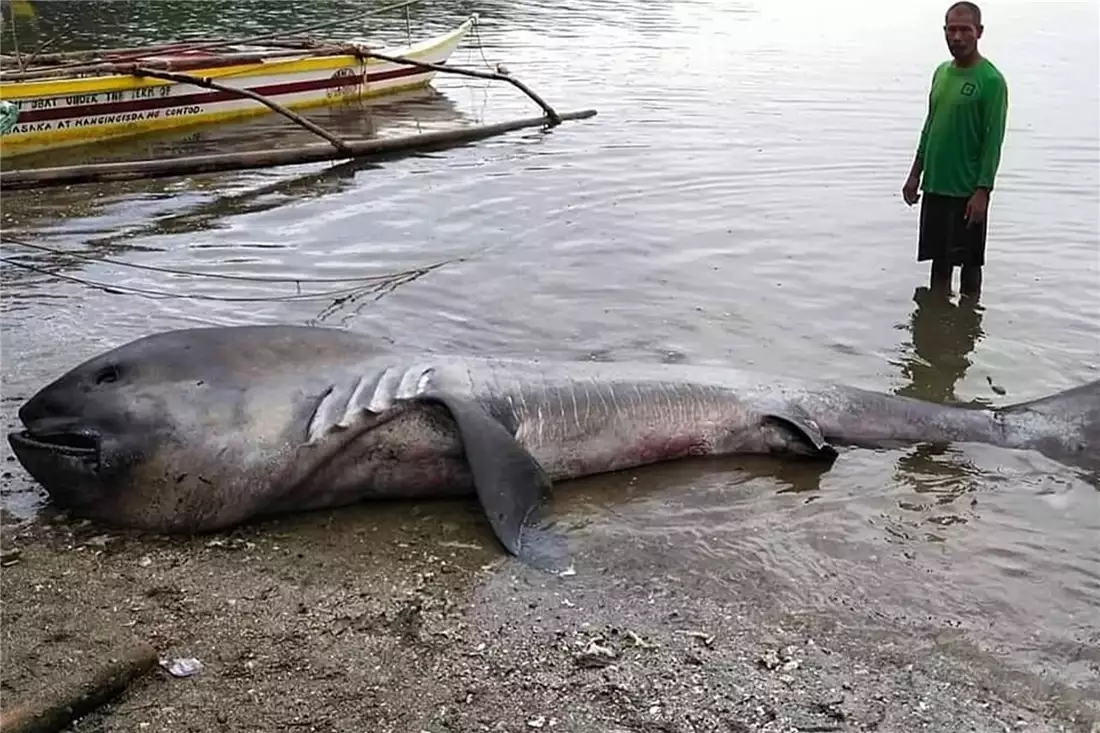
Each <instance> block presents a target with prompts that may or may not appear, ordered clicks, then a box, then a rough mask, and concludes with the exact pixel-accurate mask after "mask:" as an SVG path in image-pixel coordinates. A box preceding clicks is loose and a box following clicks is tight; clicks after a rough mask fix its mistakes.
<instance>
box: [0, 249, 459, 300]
mask: <svg viewBox="0 0 1100 733" xmlns="http://www.w3.org/2000/svg"><path fill="white" fill-rule="evenodd" d="M0 262H6V263H8V264H9V265H14V266H16V267H22V268H24V269H26V270H30V271H31V272H36V273H38V274H40V275H48V276H50V277H53V278H56V279H58V280H65V281H67V282H72V283H76V284H78V285H83V286H85V287H88V288H92V289H94V290H102V291H103V292H105V293H110V294H112V295H123V294H126V293H130V294H133V295H141V296H145V297H148V298H163V299H170V298H176V299H180V300H211V301H218V302H222V303H283V302H291V301H308V300H328V299H330V298H331V299H333V300H334V305H336V304H339V303H341V302H343V301H346V300H347V299H348V298H351V297H353V296H355V295H356V294H361V293H365V292H369V291H370V290H371V288H340V289H336V290H329V291H326V292H320V293H307V294H300V295H282V296H270V297H259V296H256V297H228V296H221V295H203V294H201V293H170V292H168V291H165V290H153V289H149V288H135V287H130V286H127V285H108V284H107V283H102V282H98V281H96V280H86V279H84V278H81V277H76V276H74V275H63V274H61V273H60V272H57V271H56V270H47V269H45V268H42V267H35V266H34V265H28V264H27V263H25V262H18V261H17V260H13V259H11V258H10V257H0ZM445 264H447V262H439V263H436V264H434V265H428V266H426V267H422V268H417V269H415V270H406V271H405V272H403V273H398V274H396V275H395V276H393V277H391V278H389V279H387V280H383V281H381V282H377V283H375V284H374V285H373V289H374V290H375V291H379V290H385V288H387V287H389V286H391V285H394V284H403V283H406V282H411V281H412V280H415V279H416V278H418V277H421V276H423V275H426V274H428V273H429V272H431V271H432V270H435V269H438V268H440V267H442V266H443V265H445Z"/></svg>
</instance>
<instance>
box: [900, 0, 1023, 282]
mask: <svg viewBox="0 0 1100 733" xmlns="http://www.w3.org/2000/svg"><path fill="white" fill-rule="evenodd" d="M983 30H984V28H983V27H982V11H981V10H980V9H979V8H978V6H977V5H975V4H974V3H971V2H957V3H955V4H954V5H952V6H951V7H950V8H948V10H947V15H946V22H945V24H944V36H945V38H946V40H947V48H948V49H949V50H950V51H951V56H952V57H953V58H952V60H951V61H944V62H943V63H941V64H940V65H939V66H938V67H937V68H936V71H935V73H934V74H933V76H932V85H931V91H930V92H929V95H928V113H927V115H926V117H925V120H924V126H923V128H922V129H921V133H920V142H919V144H918V146H917V154H916V156H915V157H914V159H913V166H912V168H910V170H909V178H908V180H906V181H905V185H904V186H903V187H902V189H901V195H902V198H904V199H905V203H907V204H908V205H909V206H912V205H913V204H915V203H917V201H918V200H919V199H920V194H919V193H918V192H917V189H918V187H920V188H921V189H923V191H924V201H923V202H922V203H921V209H920V234H919V237H918V244H917V261H918V262H927V261H928V260H931V261H932V267H931V275H930V283H929V288H930V289H931V290H933V291H936V292H950V290H951V278H952V274H953V273H954V268H955V266H960V267H961V268H962V269H961V272H960V275H959V293H960V295H961V296H964V297H973V298H975V299H976V298H977V297H978V295H979V293H980V292H981V285H982V267H983V266H984V265H985V235H986V224H987V221H988V219H987V212H988V210H989V194H990V192H991V191H992V190H993V181H994V179H995V177H996V175H997V168H998V166H999V165H1000V162H1001V144H1002V142H1003V141H1004V133H1005V120H1006V118H1007V116H1008V86H1007V85H1006V83H1005V79H1004V76H1002V75H1001V72H1000V71H998V70H997V67H996V66H994V65H993V63H992V62H991V61H989V60H988V59H986V58H984V57H983V56H982V55H981V54H980V53H978V39H979V38H981V37H982V31H983ZM922 174H923V180H922Z"/></svg>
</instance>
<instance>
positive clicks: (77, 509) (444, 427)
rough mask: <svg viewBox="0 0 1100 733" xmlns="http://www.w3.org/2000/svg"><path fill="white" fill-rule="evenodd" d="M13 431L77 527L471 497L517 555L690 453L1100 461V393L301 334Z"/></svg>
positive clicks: (43, 403) (132, 377) (166, 337)
mask: <svg viewBox="0 0 1100 733" xmlns="http://www.w3.org/2000/svg"><path fill="white" fill-rule="evenodd" d="M19 418H20V420H21V421H22V423H23V425H24V427H25V429H24V430H21V431H16V432H12V433H10V434H9V441H10V443H11V445H12V448H13V449H14V451H15V455H16V456H17V457H18V459H19V461H20V463H21V464H22V465H23V467H24V468H25V469H26V470H27V472H28V473H30V475H31V476H33V477H34V479H35V480H36V481H38V482H39V483H40V484H41V485H42V486H43V487H44V488H45V490H46V491H47V493H48V494H49V496H50V498H51V500H52V502H53V503H54V504H55V505H57V506H58V507H60V508H63V509H65V510H68V511H69V512H70V514H72V515H74V516H79V517H84V518H89V519H93V520H98V521H101V522H104V523H108V524H112V525H115V526H123V527H131V528H137V529H144V530H151V531H155V532H163V533H175V532H205V531H212V530H218V529H223V528H227V527H229V526H231V525H234V524H238V523H241V522H245V521H247V520H249V519H252V518H255V517H259V516H264V515H273V514H277V513H286V512H292V511H300V510H310V509H319V508H324V507H336V506H341V505H348V504H350V503H352V502H359V501H362V500H366V499H375V498H427V497H455V496H462V495H476V496H477V498H478V500H479V501H480V503H481V507H482V509H483V511H484V513H485V515H486V517H487V519H488V522H489V525H490V526H491V528H492V531H493V532H494V533H495V536H496V537H497V538H498V539H499V540H500V543H501V544H502V545H503V546H504V548H506V549H507V550H508V551H509V552H511V553H514V554H516V553H519V552H520V550H521V544H522V541H523V537H524V529H525V526H529V522H531V521H532V520H533V517H534V516H535V514H536V509H537V507H538V505H539V503H540V501H541V500H542V499H543V498H544V496H545V495H546V493H547V491H548V489H549V488H550V486H551V484H552V483H553V482H555V481H562V480H566V479H571V478H575V477H580V476H585V475H590V474H596V473H600V472H605V471H615V470H619V469H626V468H631V467H636V466H641V465H644V464H652V463H655V462H659V461H669V460H674V459H677V458H682V457H685V456H704V455H729V454H772V455H774V456H777V457H779V458H780V459H783V458H784V457H798V458H799V459H801V460H811V461H812V460H817V461H824V462H831V461H833V460H835V458H836V456H837V448H838V446H845V447H849V448H851V447H855V448H858V447H883V446H897V445H899V444H906V443H924V442H932V443H939V444H945V443H953V442H960V441H963V442H981V443H989V444H993V445H997V446H1004V447H1007V448H1014V449H1023V450H1034V451H1037V452H1039V453H1042V454H1045V455H1047V456H1049V457H1052V458H1054V459H1057V460H1064V461H1067V462H1079V461H1084V462H1085V463H1089V464H1093V463H1095V462H1096V460H1097V453H1098V451H1097V446H1098V444H1100V380H1098V381H1094V382H1092V383H1090V384H1086V385H1083V386H1080V387H1076V388H1074V389H1070V390H1067V391H1064V392H1060V393H1058V394H1055V395H1053V396H1050V397H1046V398H1043V399H1039V400H1035V401H1032V402H1026V403H1021V404H1016V405H1011V406H1008V407H1003V408H1000V409H983V408H980V407H967V406H949V405H940V404H934V403H930V402H925V401H921V400H917V399H912V398H906V397H900V396H894V395H889V394H883V393H879V392H873V391H868V390H863V389H857V388H853V387H847V386H842V385H836V384H831V383H810V382H804V381H799V380H793V379H776V378H773V377H771V376H768V375H764V374H758V373H753V372H749V371H742V370H738V369H732V368H723V367H714V366H702V365H687V364H676V365H670V364H656V363H653V364H651V363H614V362H591V361H577V362H548V361H525V360H519V359H504V358H486V357H477V356H459V355H451V356H443V355H436V354H430V353H423V354H414V355H404V354H395V353H388V352H386V351H384V350H379V349H377V348H375V344H374V341H373V340H372V339H370V338H368V337H366V336H362V335H356V334H354V333H350V332H347V331H343V330H339V329H333V328H321V327H305V326H291V325H276V326H237V327H213V328H195V329H184V330H175V331H166V332H161V333H156V334H153V335H150V336H146V337H144V338H140V339H137V340H135V341H132V342H130V343H127V344H125V345H123V346H120V347H118V348H115V349H112V350H110V351H107V352H105V353H103V354H101V355H99V356H96V357H94V358H92V359H89V360H88V361H85V362H84V363H82V364H80V365H78V366H76V367H75V368H73V369H72V370H71V371H69V372H68V373H66V374H64V375H63V376H61V377H59V378H58V379H57V380H56V381H54V382H52V383H50V384H48V385H46V386H45V387H43V388H42V389H41V390H40V391H39V392H38V393H37V394H35V395H34V396H33V397H31V398H30V399H29V400H27V402H26V403H25V404H23V406H22V407H21V409H20V410H19Z"/></svg>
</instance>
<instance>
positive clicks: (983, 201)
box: [966, 188, 989, 227]
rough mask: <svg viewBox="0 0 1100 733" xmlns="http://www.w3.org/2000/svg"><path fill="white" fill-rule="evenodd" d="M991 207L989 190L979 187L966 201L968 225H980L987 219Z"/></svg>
mask: <svg viewBox="0 0 1100 733" xmlns="http://www.w3.org/2000/svg"><path fill="white" fill-rule="evenodd" d="M988 209H989V191H986V190H985V189H984V188H979V189H978V190H977V191H975V192H974V195H973V196H971V197H970V200H969V201H967V202H966V225H967V226H968V227H970V226H979V225H980V224H981V223H982V222H983V221H985V214H986V211H987V210H988Z"/></svg>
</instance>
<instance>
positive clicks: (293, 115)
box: [132, 66, 351, 155]
mask: <svg viewBox="0 0 1100 733" xmlns="http://www.w3.org/2000/svg"><path fill="white" fill-rule="evenodd" d="M132 73H133V75H134V76H137V77H142V76H146V77H150V78H152V79H162V80H164V81H174V82H176V83H178V84H191V85H193V86H197V87H203V88H204V89H214V90H216V91H219V92H228V93H230V94H238V95H240V96H242V97H248V98H250V99H255V100H256V101H257V102H260V103H262V104H265V105H267V106H268V107H270V108H271V109H273V110H275V111H276V112H278V113H279V114H281V115H283V116H284V117H288V118H290V119H291V120H293V121H294V122H296V123H298V124H299V125H301V126H302V127H304V128H306V129H307V130H309V131H310V132H313V133H316V134H318V135H320V136H321V137H323V138H324V139H326V140H328V141H329V142H330V143H332V145H333V147H335V148H336V149H337V150H339V151H340V152H342V153H346V154H349V155H350V154H351V151H350V150H349V149H348V146H347V145H345V144H344V141H343V140H341V139H340V138H338V137H336V136H335V135H333V134H332V133H331V132H329V131H328V130H326V129H325V128H323V127H321V126H320V125H318V124H317V123H315V122H310V121H309V120H307V119H306V118H305V117H302V116H301V115H300V114H298V113H297V112H294V111H292V110H289V109H287V108H286V107H284V106H283V105H281V104H279V103H278V102H276V101H274V100H271V99H268V98H267V97H265V96H264V95H262V94H257V93H256V92H254V91H252V90H251V89H244V88H240V89H238V88H235V87H229V86H226V85H225V84H219V83H218V82H216V81H211V80H210V79H207V78H200V77H197V76H192V75H190V74H176V73H173V72H171V71H157V70H155V69H146V68H144V67H140V66H139V67H137V68H135V69H134V70H133V72H132Z"/></svg>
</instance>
